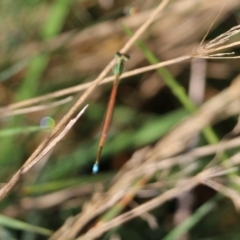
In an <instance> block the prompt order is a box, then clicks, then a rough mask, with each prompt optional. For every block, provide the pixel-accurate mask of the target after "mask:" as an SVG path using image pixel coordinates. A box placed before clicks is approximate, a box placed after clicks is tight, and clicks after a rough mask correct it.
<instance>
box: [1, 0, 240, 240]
mask: <svg viewBox="0 0 240 240" xmlns="http://www.w3.org/2000/svg"><path fill="white" fill-rule="evenodd" d="M159 2H160V1H156V0H149V1H143V0H136V1H134V0H130V1H125V0H122V1H120V0H25V1H14V0H2V1H0V33H1V34H0V46H1V47H0V104H1V109H0V113H2V116H1V119H0V126H1V129H0V153H1V154H0V180H1V184H3V183H5V182H6V181H7V180H8V179H9V178H10V177H11V176H12V174H13V173H14V172H15V171H16V170H17V169H18V168H19V167H20V166H21V165H22V164H23V163H24V162H25V161H26V159H27V158H28V157H29V156H30V155H31V153H32V152H33V151H34V150H35V149H36V147H37V146H38V145H39V144H40V142H41V141H42V140H43V139H44V138H45V137H47V136H48V134H49V129H51V128H52V127H53V126H54V122H55V123H56V122H59V120H60V119H61V118H62V117H63V116H64V115H65V113H66V112H67V111H68V109H70V107H71V106H72V105H73V103H74V102H75V101H76V99H77V98H78V97H79V96H80V95H81V93H82V92H74V93H68V94H66V95H62V96H59V97H53V98H51V99H48V100H47V99H45V97H44V100H46V101H41V102H36V103H35V104H34V105H35V106H38V105H43V104H44V105H46V106H49V105H50V103H54V102H56V101H59V100H61V99H64V98H66V97H68V96H72V97H73V98H72V100H71V101H68V102H67V103H64V104H62V105H60V106H57V107H51V108H46V109H44V110H41V111H34V112H28V113H26V114H18V115H16V114H12V115H11V114H10V113H11V111H12V109H11V108H9V109H8V108H6V106H8V105H10V104H13V103H17V102H19V103H21V101H25V100H27V99H31V98H34V97H37V96H44V95H45V94H51V93H54V92H56V91H59V90H62V89H67V88H69V87H73V86H76V85H79V84H83V83H86V82H89V81H92V80H94V79H95V78H96V77H97V76H98V74H99V73H100V72H101V70H102V69H103V68H104V67H105V66H106V65H107V64H108V63H109V62H110V60H111V59H112V58H113V56H114V54H115V52H117V51H118V50H119V49H120V48H121V47H122V46H123V45H124V43H125V42H126V41H127V40H128V39H129V35H131V34H132V32H134V31H135V30H136V29H137V28H138V27H139V26H140V25H141V24H143V23H144V22H145V21H146V20H147V19H148V18H149V16H150V14H151V11H152V10H153V9H154V8H155V7H156V6H157V5H158V4H159ZM221 4H222V3H219V1H218V0H212V1H208V0H198V1H188V0H179V1H172V2H171V4H170V5H169V6H168V7H167V8H166V9H165V10H164V11H163V12H162V14H161V15H160V16H159V18H158V19H157V20H156V21H155V22H154V23H153V24H152V26H151V27H150V28H149V29H148V30H147V31H146V32H145V33H144V35H143V37H142V39H141V42H138V45H135V46H134V47H133V48H132V49H131V50H130V51H129V53H128V54H129V55H130V56H131V60H130V61H129V62H127V63H126V70H132V69H135V68H140V67H143V66H146V65H149V64H153V63H154V62H158V61H159V62H160V61H163V60H169V59H172V58H174V57H178V56H182V55H186V54H190V53H191V52H192V51H193V50H194V49H196V47H197V46H198V44H199V42H200V41H201V39H202V38H203V36H204V35H205V34H206V32H207V30H208V28H209V26H210V25H211V23H212V22H213V20H214V19H215V17H216V16H217V14H218V13H219V11H220V9H221ZM239 7H240V5H239V2H238V0H231V1H228V3H227V4H226V6H225V7H224V9H223V11H222V12H221V14H220V15H219V17H218V19H217V20H216V22H215V25H214V27H213V29H212V31H211V32H210V34H209V35H208V37H207V40H209V39H212V38H214V37H216V36H218V35H220V34H221V33H223V32H225V31H227V30H228V29H230V28H231V27H233V26H235V25H237V24H239V21H240V15H239V13H240V8H239ZM239 37H240V36H239V35H237V36H235V38H236V40H239ZM235 52H236V53H237V54H238V53H239V49H235ZM206 64H207V70H206V86H205V90H204V96H203V99H202V101H207V100H208V99H210V98H211V97H213V96H215V95H216V94H218V93H219V92H220V91H222V90H223V89H225V88H226V87H228V86H229V85H230V84H231V81H232V79H233V78H234V77H235V76H236V75H237V74H238V73H239V67H240V64H239V61H238V60H234V59H232V60H222V61H220V60H210V61H207V62H206ZM190 71H191V65H190V63H189V62H184V63H180V64H176V65H173V66H170V67H168V68H165V69H159V70H158V71H151V72H146V73H144V74H140V75H136V76H134V77H131V78H127V79H124V80H123V81H121V83H120V86H119V91H118V96H117V100H116V107H115V112H114V117H113V120H112V126H111V128H110V132H109V134H108V139H107V141H106V146H105V147H104V150H103V154H102V158H101V164H100V173H99V174H97V175H92V174H91V169H92V164H93V163H94V160H95V155H96V151H97V144H98V141H99V136H100V130H101V126H102V120H103V117H104V115H105V111H106V106H107V102H108V97H109V93H110V90H111V83H110V84H109V83H108V84H105V85H101V86H99V87H98V88H97V90H96V91H94V93H93V94H91V97H90V98H88V100H87V103H88V104H89V107H88V109H87V110H86V112H85V113H84V115H83V116H82V117H81V118H80V120H79V121H78V122H77V123H76V124H75V125H74V127H73V128H72V129H71V130H70V132H69V133H68V134H67V136H66V137H65V138H64V139H63V140H61V142H60V143H59V144H58V145H57V146H56V147H55V149H54V151H52V152H51V153H50V154H49V155H47V156H46V157H45V159H43V160H42V161H41V162H40V163H39V164H37V166H35V167H34V168H33V169H32V170H31V171H30V172H29V173H28V174H26V176H24V178H23V179H22V180H21V181H20V182H19V183H18V185H17V186H16V187H15V189H14V190H13V191H12V192H11V194H10V195H9V196H8V197H7V198H5V199H4V200H3V201H2V202H1V203H0V209H1V213H2V215H0V226H1V227H0V239H3V240H5V239H6V240H8V239H21V240H38V239H48V236H49V234H51V231H55V230H57V229H58V228H59V227H60V226H61V225H62V224H63V223H64V221H65V220H66V219H67V218H68V217H69V216H71V215H75V214H77V213H78V212H79V210H80V209H81V206H82V204H83V203H84V202H85V201H88V200H89V199H90V197H91V195H92V193H93V192H94V190H96V189H97V188H98V186H99V184H103V186H104V187H105V186H107V183H108V182H109V180H110V179H112V177H113V176H114V174H115V173H116V171H118V170H119V169H120V168H121V166H122V165H123V164H124V163H125V162H126V161H127V160H128V159H129V158H130V156H131V155H132V154H133V153H134V152H135V151H136V150H137V149H139V148H140V147H143V146H146V145H153V144H154V143H156V142H157V141H158V140H159V139H160V138H161V137H162V136H164V135H165V134H166V133H167V132H168V131H169V129H171V128H172V127H173V126H174V125H175V124H177V123H178V122H179V121H180V120H182V119H183V118H185V117H186V116H188V115H189V114H191V111H194V110H195V108H194V107H193V105H192V103H191V102H187V103H186V101H189V100H186V99H185V97H187V93H188V88H189V81H190ZM173 82H174V86H173V85H172V84H171V83H173ZM174 87H175V88H176V87H177V88H178V87H180V88H181V87H183V88H181V89H182V90H183V92H182V93H181V94H180V95H179V94H178V93H176V92H174ZM184 94H185V95H184ZM184 96H185V97H184ZM184 99H185V100H184ZM10 106H11V105H10ZM4 115H6V116H4ZM45 117H48V118H47V119H46V120H45V121H44V120H43V119H44V118H45ZM41 120H42V124H40V123H41ZM235 124H236V118H231V119H228V120H225V121H223V122H220V123H218V124H216V125H215V126H214V131H215V133H216V135H217V136H218V137H219V138H221V137H223V136H225V134H227V133H228V132H229V131H231V130H232V128H233V127H234V125H235ZM210 138H211V136H210ZM206 142H207V141H206V140H205V138H204V137H203V136H200V137H199V143H198V145H203V144H206ZM210 159H211V158H206V159H205V163H206V162H208V161H209V160H210ZM203 162H204V161H203ZM193 192H194V194H193V197H194V199H193V203H192V207H191V211H192V212H193V213H195V215H194V216H193V218H192V219H190V225H187V226H184V227H183V228H182V231H183V232H187V234H186V235H184V236H183V237H182V238H178V237H180V234H178V235H177V236H178V237H176V236H173V235H168V234H174V232H173V230H172V229H174V226H175V224H174V220H173V219H174V214H175V212H176V209H177V207H178V204H177V200H172V201H171V202H168V203H166V204H164V205H163V206H161V207H159V208H157V209H155V210H153V211H152V212H151V214H153V215H154V216H155V218H156V222H157V223H158V224H157V226H156V227H155V228H153V227H150V226H149V223H148V222H147V221H145V220H143V219H142V218H137V219H135V220H132V221H130V222H128V223H126V224H124V225H122V226H121V227H119V228H117V229H113V230H112V231H110V232H108V233H106V234H105V235H104V236H103V237H102V238H101V239H113V236H115V235H116V234H117V235H118V236H119V237H120V239H125V240H128V239H129V240H130V239H138V240H141V239H147V240H148V239H149V240H154V239H165V240H166V239H194V240H200V239H201V240H213V239H227V238H228V239H231V240H234V239H236V240H237V239H239V234H240V228H239V224H240V215H239V214H238V213H237V212H236V210H235V208H234V206H233V204H232V203H231V201H230V200H228V199H221V200H217V199H214V200H212V202H208V205H203V204H204V203H206V202H207V201H208V200H209V199H210V200H211V199H212V196H214V195H215V192H214V191H213V190H210V189H208V188H207V187H203V186H199V187H197V188H196V189H194V191H193ZM44 197H45V198H44ZM47 197H48V198H47ZM50 199H51V201H50ZM136 201H137V202H138V203H142V202H144V201H146V199H141V198H136ZM201 206H203V207H202V208H201ZM199 207H200V208H199ZM197 211H199V212H197ZM196 213H197V214H196ZM6 217H8V218H6ZM15 220H18V221H15ZM33 225H34V226H39V227H33ZM164 237H165V238H164ZM184 237H185V238H184Z"/></svg>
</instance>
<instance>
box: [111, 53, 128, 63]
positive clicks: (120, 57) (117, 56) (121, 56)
mask: <svg viewBox="0 0 240 240" xmlns="http://www.w3.org/2000/svg"><path fill="white" fill-rule="evenodd" d="M115 59H116V60H117V61H119V60H120V61H124V62H126V61H128V60H129V59H130V56H129V55H127V54H123V53H120V52H117V53H115Z"/></svg>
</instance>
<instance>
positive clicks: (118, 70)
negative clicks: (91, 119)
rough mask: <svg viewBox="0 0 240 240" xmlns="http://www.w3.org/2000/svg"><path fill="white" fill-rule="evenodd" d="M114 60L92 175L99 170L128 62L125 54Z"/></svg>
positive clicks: (117, 56)
mask: <svg viewBox="0 0 240 240" xmlns="http://www.w3.org/2000/svg"><path fill="white" fill-rule="evenodd" d="M115 60H116V63H115V66H114V68H113V74H114V75H115V79H114V81H113V87H112V91H111V95H110V98H109V102H108V108H107V112H106V116H105V119H104V123H103V129H102V132H101V137H100V141H99V145H98V150H97V157H96V161H95V163H94V165H93V168H92V172H93V173H97V172H98V170H99V160H100V157H101V153H102V149H103V146H104V143H105V140H106V137H107V134H108V130H109V127H110V123H111V119H112V115H113V110H114V105H115V100H116V95H117V89H118V82H119V77H120V76H121V74H122V73H123V69H124V63H125V62H126V61H127V60H129V56H128V55H126V54H121V53H119V52H117V53H116V54H115Z"/></svg>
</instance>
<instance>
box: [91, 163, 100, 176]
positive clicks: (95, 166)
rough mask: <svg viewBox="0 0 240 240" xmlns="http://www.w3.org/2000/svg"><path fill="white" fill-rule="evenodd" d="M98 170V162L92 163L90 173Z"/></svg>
mask: <svg viewBox="0 0 240 240" xmlns="http://www.w3.org/2000/svg"><path fill="white" fill-rule="evenodd" d="M98 171H99V166H98V163H95V164H94V165H93V168H92V173H94V174H95V173H97V172H98Z"/></svg>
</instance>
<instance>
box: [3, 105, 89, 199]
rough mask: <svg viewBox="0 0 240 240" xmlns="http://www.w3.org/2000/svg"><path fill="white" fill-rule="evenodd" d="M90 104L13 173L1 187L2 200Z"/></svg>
mask: <svg viewBox="0 0 240 240" xmlns="http://www.w3.org/2000/svg"><path fill="white" fill-rule="evenodd" d="M87 107H88V105H86V106H85V107H84V108H83V109H82V110H81V111H80V112H79V113H78V115H77V116H76V117H75V118H73V119H71V120H70V121H69V123H68V124H67V125H66V126H65V127H64V128H63V129H62V131H61V132H60V133H59V135H57V136H56V137H55V138H53V139H51V141H50V142H49V144H48V145H47V146H46V147H45V148H44V149H43V151H42V152H41V153H40V154H39V155H38V156H37V157H35V158H34V159H33V160H32V161H31V162H25V163H24V164H23V166H22V167H21V168H20V169H19V170H18V171H17V172H16V173H15V174H14V175H13V177H12V178H11V179H10V180H9V181H8V182H7V183H6V184H5V185H4V187H2V188H1V189H0V200H2V199H3V198H4V197H5V196H6V195H7V193H8V192H9V191H10V190H11V188H12V187H13V186H14V185H15V184H16V183H17V181H18V180H19V179H20V177H21V176H22V175H23V174H25V173H26V172H28V171H29V169H31V168H32V167H33V166H34V165H35V164H37V163H38V162H39V161H40V160H41V159H42V158H43V157H44V156H45V155H46V154H47V153H48V152H49V151H50V150H51V149H53V147H54V146H55V145H56V144H57V143H58V142H59V141H60V140H61V139H62V138H63V137H64V136H65V135H66V134H67V133H68V131H69V130H70V129H71V128H72V126H73V125H74V124H75V122H76V121H77V120H78V119H79V117H80V116H81V115H82V114H83V113H84V111H85V110H86V108H87Z"/></svg>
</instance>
